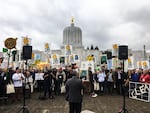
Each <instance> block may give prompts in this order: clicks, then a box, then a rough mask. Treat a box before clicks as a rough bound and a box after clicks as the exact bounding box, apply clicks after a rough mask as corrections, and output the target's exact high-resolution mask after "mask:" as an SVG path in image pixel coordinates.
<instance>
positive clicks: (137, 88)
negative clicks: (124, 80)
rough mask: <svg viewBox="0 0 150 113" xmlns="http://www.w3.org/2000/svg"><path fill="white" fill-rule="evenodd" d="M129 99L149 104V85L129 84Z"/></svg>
mask: <svg viewBox="0 0 150 113" xmlns="http://www.w3.org/2000/svg"><path fill="white" fill-rule="evenodd" d="M129 97H130V98H132V99H136V100H141V101H145V102H150V84H148V83H140V82H129Z"/></svg>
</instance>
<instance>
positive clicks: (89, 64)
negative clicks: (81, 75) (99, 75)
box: [81, 61, 94, 72]
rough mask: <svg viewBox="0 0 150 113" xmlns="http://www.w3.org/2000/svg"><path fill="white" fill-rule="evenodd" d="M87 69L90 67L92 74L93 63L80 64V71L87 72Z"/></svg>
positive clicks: (84, 62)
mask: <svg viewBox="0 0 150 113" xmlns="http://www.w3.org/2000/svg"><path fill="white" fill-rule="evenodd" d="M89 67H91V69H92V72H94V62H93V61H83V62H81V70H88V68H89Z"/></svg>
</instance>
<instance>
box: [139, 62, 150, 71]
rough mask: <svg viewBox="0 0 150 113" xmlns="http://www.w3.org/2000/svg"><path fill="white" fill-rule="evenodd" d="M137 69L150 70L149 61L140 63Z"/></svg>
mask: <svg viewBox="0 0 150 113" xmlns="http://www.w3.org/2000/svg"><path fill="white" fill-rule="evenodd" d="M137 67H138V68H142V69H148V68H149V62H148V61H138V62H137Z"/></svg>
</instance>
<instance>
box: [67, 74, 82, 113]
mask: <svg viewBox="0 0 150 113" xmlns="http://www.w3.org/2000/svg"><path fill="white" fill-rule="evenodd" d="M82 97H83V84H82V81H81V80H80V79H79V78H78V77H77V72H76V71H74V72H73V73H72V78H70V79H68V80H67V82H66V100H67V101H68V102H69V113H81V107H82Z"/></svg>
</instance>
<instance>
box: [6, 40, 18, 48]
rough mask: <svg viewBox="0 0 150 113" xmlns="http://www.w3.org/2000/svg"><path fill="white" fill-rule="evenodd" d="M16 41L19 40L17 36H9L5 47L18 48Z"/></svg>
mask: <svg viewBox="0 0 150 113" xmlns="http://www.w3.org/2000/svg"><path fill="white" fill-rule="evenodd" d="M16 41H17V38H7V39H6V40H5V42H4V43H5V47H6V48H7V49H13V48H16Z"/></svg>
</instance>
